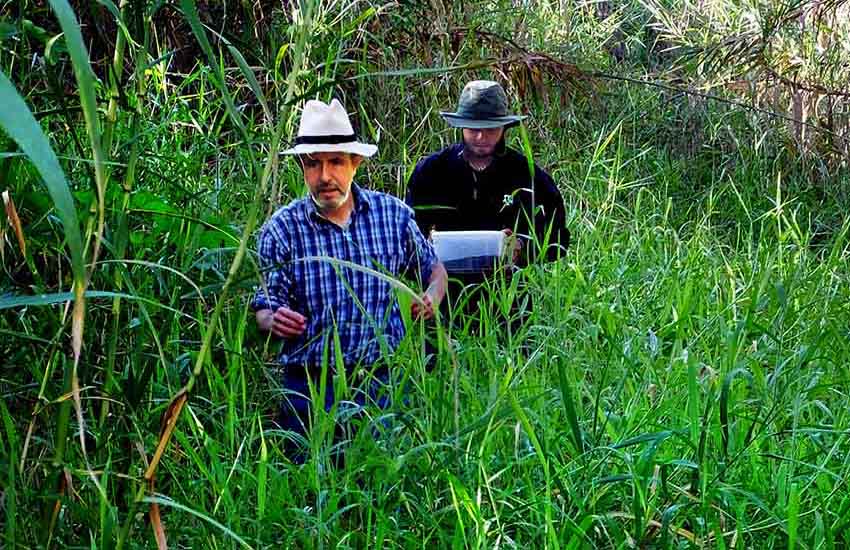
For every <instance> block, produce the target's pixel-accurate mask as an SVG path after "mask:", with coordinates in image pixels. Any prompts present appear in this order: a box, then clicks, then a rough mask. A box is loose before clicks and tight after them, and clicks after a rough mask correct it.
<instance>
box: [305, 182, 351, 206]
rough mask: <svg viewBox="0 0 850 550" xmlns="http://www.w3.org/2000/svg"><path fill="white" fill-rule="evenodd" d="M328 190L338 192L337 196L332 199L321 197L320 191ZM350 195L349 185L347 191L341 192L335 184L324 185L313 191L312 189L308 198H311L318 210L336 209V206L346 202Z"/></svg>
mask: <svg viewBox="0 0 850 550" xmlns="http://www.w3.org/2000/svg"><path fill="white" fill-rule="evenodd" d="M328 190H336V191H337V192H339V194H340V195H339V197H338V198H334V199H323V198H322V192H323V191H328ZM350 195H351V188H350V187H349V188H348V191H346V192H345V193H343V192H342V189H341V188H340V187H339V186H337V185H326V186H324V187H320V188H319V189H317V190H316V192H315V193H313V192H312V191H311V192H310V198H311V199H313V204H315V205H316V208H318V209H319V211H320V212H328V211H330V210H336V209H337V208H339V207H340V206H342V205H343V204H345V203H346V201H347V200H348V197H349V196H350Z"/></svg>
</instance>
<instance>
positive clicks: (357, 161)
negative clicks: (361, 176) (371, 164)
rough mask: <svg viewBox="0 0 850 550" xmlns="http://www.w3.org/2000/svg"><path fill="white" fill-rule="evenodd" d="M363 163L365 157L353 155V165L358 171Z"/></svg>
mask: <svg viewBox="0 0 850 550" xmlns="http://www.w3.org/2000/svg"><path fill="white" fill-rule="evenodd" d="M361 162H363V157H361V156H360V155H357V154H355V153H351V165H352V166H354V169H355V170H357V169H358V168H360V163H361Z"/></svg>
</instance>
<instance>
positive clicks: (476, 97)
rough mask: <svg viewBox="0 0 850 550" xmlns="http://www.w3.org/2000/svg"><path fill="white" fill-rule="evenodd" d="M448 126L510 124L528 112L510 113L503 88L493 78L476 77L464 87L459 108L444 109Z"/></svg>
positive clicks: (522, 117)
mask: <svg viewBox="0 0 850 550" xmlns="http://www.w3.org/2000/svg"><path fill="white" fill-rule="evenodd" d="M440 115H441V116H442V117H443V118H444V119H446V122H448V123H449V126H453V127H455V128H499V127H505V128H509V127H511V126H516V125H517V124H519V123H520V121H521V120H522V119H524V118H525V116H521V115H509V114H508V96H507V94H505V90H504V88H502V86H501V85H500V84H499V83H498V82H493V81H492V80H473V81H472V82H470V83H468V84H467V85H466V86H464V87H463V91H462V92H461V94H460V99H459V100H458V102H457V111H456V112H454V113H452V112H446V111H441V112H440Z"/></svg>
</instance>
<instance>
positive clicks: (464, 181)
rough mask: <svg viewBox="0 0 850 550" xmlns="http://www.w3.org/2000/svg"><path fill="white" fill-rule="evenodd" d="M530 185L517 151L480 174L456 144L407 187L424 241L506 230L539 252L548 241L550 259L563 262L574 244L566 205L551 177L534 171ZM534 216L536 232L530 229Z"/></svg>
mask: <svg viewBox="0 0 850 550" xmlns="http://www.w3.org/2000/svg"><path fill="white" fill-rule="evenodd" d="M530 179H531V178H530V174H529V166H528V161H527V160H526V157H525V156H524V155H522V154H520V153H519V152H517V151H516V150H514V149H511V148H505V150H504V153H503V154H501V155H497V156H496V158H495V159H494V160H493V162H492V163H491V164H490V166H488V167H487V168H486V169H485V170H483V171H482V172H475V171H473V170H472V168H471V167H470V166H469V164H468V163H467V162H466V160H465V159H464V158H463V145H462V144H460V143H457V144H454V145H451V146H449V147H447V148H445V149H443V150H442V151H439V152H437V153H434V154H433V155H430V156H429V157H426V158H425V159H423V160H421V161H420V162H419V164H418V165H417V166H416V169H415V170H414V171H413V174H412V175H411V177H410V181H409V182H408V184H407V198H406V200H407V204H409V205H410V206H411V207H413V209H414V210H415V211H416V223H417V224H418V225H419V228H420V229H421V230H422V232H423V233H424V234H425V235H428V233H429V232H430V231H431V230H432V229H436V230H438V231H461V230H501V229H505V228H507V229H511V230H513V231H514V232H515V233H516V234H518V235H520V236H527V237H533V236H536V238H537V242H538V245H539V246H541V245H542V244H543V243H544V241H545V242H546V244H547V248H546V256H545V257H546V259H547V260H550V261H552V260H555V259H557V258H559V257H562V256H563V254H564V252H565V251H566V249H567V246H568V245H569V242H570V232H569V230H568V229H567V226H566V212H565V210H564V200H563V198H562V197H561V193H560V192H559V191H558V188H557V187H556V186H555V183H554V182H553V181H552V177H551V176H549V174H547V173H546V172H545V171H543V170H542V169H540V168H539V167H537V166H535V167H534V186H533V187H532V186H531V185H530ZM532 189H533V193H532ZM532 216H533V219H534V225H533V227H534V229H533V231H531V230H530V229H531V228H530V224H529V223H528V222H529V220H531V219H532ZM550 227H551V229H550ZM547 234H548V238H547ZM529 240H533V239H531V238H529Z"/></svg>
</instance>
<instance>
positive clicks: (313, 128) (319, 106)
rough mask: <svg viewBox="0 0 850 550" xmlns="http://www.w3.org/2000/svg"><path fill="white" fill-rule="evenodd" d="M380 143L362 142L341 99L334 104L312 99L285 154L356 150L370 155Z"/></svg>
mask: <svg viewBox="0 0 850 550" xmlns="http://www.w3.org/2000/svg"><path fill="white" fill-rule="evenodd" d="M377 151H378V147H377V146H375V145H370V144H368V143H360V142H359V141H357V136H355V135H354V129H353V128H352V127H351V122H350V121H349V120H348V113H346V112H345V108H344V107H343V106H342V103H340V102H339V100H337V99H334V100H333V101H331V104H330V105H328V104H327V103H323V102H321V101H317V100H315V99H311V100H310V101H308V102H307V103H306V104H305V105H304V111H303V112H302V113H301V123H300V124H299V125H298V136H297V137H296V138H295V144H294V146H293V147H292V148H291V149H287V150H286V151H283V154H284V155H309V154H310V153H354V154H355V155H360V156H363V157H371V156H372V155H374V154H375V153H376V152H377Z"/></svg>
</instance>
